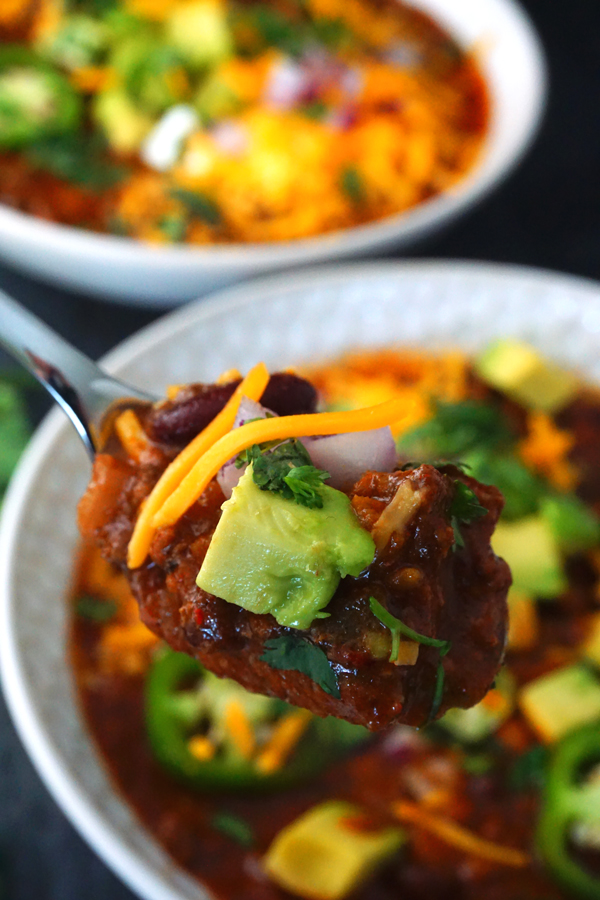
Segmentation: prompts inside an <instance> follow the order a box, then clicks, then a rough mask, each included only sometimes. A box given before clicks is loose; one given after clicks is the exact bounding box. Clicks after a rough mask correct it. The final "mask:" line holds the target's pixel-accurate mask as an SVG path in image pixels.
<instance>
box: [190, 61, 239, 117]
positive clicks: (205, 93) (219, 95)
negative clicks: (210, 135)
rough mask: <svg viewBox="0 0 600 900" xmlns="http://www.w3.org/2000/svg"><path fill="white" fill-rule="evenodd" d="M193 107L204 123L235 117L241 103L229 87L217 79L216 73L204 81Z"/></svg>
mask: <svg viewBox="0 0 600 900" xmlns="http://www.w3.org/2000/svg"><path fill="white" fill-rule="evenodd" d="M194 106H195V107H196V109H197V110H198V112H199V113H200V115H201V116H202V119H203V120H204V121H205V122H212V121H214V120H217V119H223V118H225V117H226V116H233V115H235V114H236V113H238V112H239V111H240V109H241V108H242V106H243V103H242V101H241V100H240V98H239V97H238V95H237V94H236V93H235V92H234V91H232V90H231V88H230V87H229V85H228V84H226V83H225V82H224V81H223V80H222V79H221V78H219V74H218V72H214V73H213V74H212V75H209V76H208V77H207V78H206V79H205V80H204V82H203V84H202V87H201V88H200V90H199V91H198V93H197V95H196V97H195V99H194Z"/></svg>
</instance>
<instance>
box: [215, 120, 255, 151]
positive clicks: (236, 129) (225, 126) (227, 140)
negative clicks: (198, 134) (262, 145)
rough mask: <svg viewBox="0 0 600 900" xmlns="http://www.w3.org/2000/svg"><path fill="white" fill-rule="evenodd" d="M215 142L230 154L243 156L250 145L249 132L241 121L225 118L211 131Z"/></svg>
mask: <svg viewBox="0 0 600 900" xmlns="http://www.w3.org/2000/svg"><path fill="white" fill-rule="evenodd" d="M211 134H212V137H213V140H214V142H215V144H217V145H218V147H219V149H220V150H222V151H223V153H226V154H227V155H228V156H241V154H242V153H244V151H245V150H246V149H247V147H248V132H247V131H246V129H245V128H244V127H243V125H240V124H239V122H233V121H231V120H229V119H224V120H223V121H222V122H219V123H218V124H217V125H215V127H214V128H213V129H212V131H211Z"/></svg>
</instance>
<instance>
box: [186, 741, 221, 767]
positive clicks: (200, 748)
mask: <svg viewBox="0 0 600 900" xmlns="http://www.w3.org/2000/svg"><path fill="white" fill-rule="evenodd" d="M188 750H189V751H190V753H191V754H192V756H193V757H194V759H197V760H199V761H200V762H207V761H208V760H210V759H212V758H213V757H214V755H215V753H216V752H217V748H216V747H215V745H214V744H213V742H212V741H211V739H210V738H207V737H205V736H204V735H202V734H195V735H194V736H193V737H191V738H190V739H189V741H188Z"/></svg>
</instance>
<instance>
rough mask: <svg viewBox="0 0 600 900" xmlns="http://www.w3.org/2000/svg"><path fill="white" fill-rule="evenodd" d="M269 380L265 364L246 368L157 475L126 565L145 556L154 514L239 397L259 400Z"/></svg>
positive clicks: (225, 425)
mask: <svg viewBox="0 0 600 900" xmlns="http://www.w3.org/2000/svg"><path fill="white" fill-rule="evenodd" d="M268 381H269V373H268V371H267V368H266V366H265V364H264V363H258V365H256V366H254V368H253V369H251V370H250V372H248V374H247V375H246V377H245V378H244V380H243V381H242V382H241V384H239V385H238V386H237V388H236V389H235V392H234V394H233V395H232V396H231V397H230V399H229V400H228V402H227V403H226V404H225V406H224V407H223V409H222V410H221V412H220V413H219V414H218V415H217V416H215V418H214V419H213V420H212V422H211V423H210V424H209V425H207V426H206V428H205V429H204V431H201V432H200V434H199V435H197V436H196V437H195V438H194V440H193V441H191V442H190V443H189V444H188V445H187V447H186V448H185V449H184V450H182V451H181V453H180V454H179V455H178V456H177V457H175V459H174V460H173V462H172V463H171V464H170V465H169V466H167V468H166V469H165V471H164V472H163V474H162V475H161V477H160V479H159V480H158V481H157V483H156V484H155V485H154V488H153V489H152V492H151V493H150V495H149V496H148V497H147V498H146V501H145V503H144V505H143V506H142V509H141V510H140V513H139V515H138V518H137V522H136V523H135V528H134V529H133V534H132V536H131V540H130V542H129V547H128V550H127V565H128V566H129V568H130V569H136V568H137V567H138V566H141V565H142V563H143V562H144V560H145V559H146V556H147V554H148V550H149V549H150V544H151V543H152V538H153V537H154V532H155V531H156V526H155V525H153V521H152V520H153V518H154V516H155V514H156V513H157V512H158V510H159V509H160V508H161V507H162V505H163V504H164V502H165V501H166V500H167V498H168V497H170V495H171V494H172V493H173V492H174V491H175V490H176V488H177V487H178V485H179V484H180V483H181V482H182V481H183V480H184V479H185V477H186V475H187V474H188V473H189V472H190V471H191V470H192V469H193V467H194V466H195V465H196V463H197V462H198V460H199V459H201V458H202V457H203V455H204V454H205V453H206V451H207V450H208V449H209V448H210V447H211V446H212V445H213V444H214V443H215V441H218V440H219V438H220V437H222V436H223V435H225V434H227V432H228V431H229V430H230V429H231V427H232V425H233V423H234V421H235V417H236V414H237V411H238V407H239V405H240V401H241V399H242V397H248V398H249V399H250V400H260V398H261V397H262V395H263V392H264V390H265V388H266V386H267V384H268ZM192 502H193V501H192ZM190 506H191V504H190ZM186 508H187V507H186Z"/></svg>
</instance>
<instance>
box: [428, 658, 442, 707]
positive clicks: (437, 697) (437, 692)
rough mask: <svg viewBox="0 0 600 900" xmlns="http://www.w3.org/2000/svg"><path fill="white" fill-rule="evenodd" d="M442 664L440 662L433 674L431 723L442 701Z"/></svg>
mask: <svg viewBox="0 0 600 900" xmlns="http://www.w3.org/2000/svg"><path fill="white" fill-rule="evenodd" d="M445 677H446V676H445V672H444V664H443V663H442V661H441V660H440V661H439V663H438V667H437V669H436V673H435V687H434V689H433V702H432V704H431V709H430V710H429V720H428V721H429V722H433V720H434V719H435V717H436V716H437V714H438V712H439V710H440V706H441V705H442V700H443V699H444V682H445Z"/></svg>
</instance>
